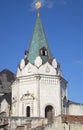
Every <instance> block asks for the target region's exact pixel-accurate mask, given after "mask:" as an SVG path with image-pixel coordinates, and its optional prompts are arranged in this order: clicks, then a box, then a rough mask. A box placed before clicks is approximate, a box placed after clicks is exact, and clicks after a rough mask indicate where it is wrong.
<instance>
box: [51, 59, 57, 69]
mask: <svg viewBox="0 0 83 130" xmlns="http://www.w3.org/2000/svg"><path fill="white" fill-rule="evenodd" d="M52 66H53V67H54V68H55V69H56V68H57V61H56V59H53V61H52Z"/></svg>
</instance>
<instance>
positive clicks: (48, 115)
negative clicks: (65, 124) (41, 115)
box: [45, 105, 54, 123]
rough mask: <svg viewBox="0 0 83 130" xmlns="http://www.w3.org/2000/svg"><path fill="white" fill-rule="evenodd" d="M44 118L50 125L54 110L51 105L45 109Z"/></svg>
mask: <svg viewBox="0 0 83 130" xmlns="http://www.w3.org/2000/svg"><path fill="white" fill-rule="evenodd" d="M45 118H47V119H48V122H50V123H52V122H53V120H54V109H53V107H52V106H51V105H48V106H46V108H45Z"/></svg>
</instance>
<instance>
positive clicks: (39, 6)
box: [35, 1, 42, 17]
mask: <svg viewBox="0 0 83 130" xmlns="http://www.w3.org/2000/svg"><path fill="white" fill-rule="evenodd" d="M41 5H42V3H41V1H37V2H36V3H35V8H36V9H37V10H38V14H37V15H38V17H39V16H40V8H41Z"/></svg>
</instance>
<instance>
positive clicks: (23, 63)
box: [20, 59, 25, 69]
mask: <svg viewBox="0 0 83 130" xmlns="http://www.w3.org/2000/svg"><path fill="white" fill-rule="evenodd" d="M24 66H25V61H24V59H22V60H21V63H20V69H23V68H24Z"/></svg>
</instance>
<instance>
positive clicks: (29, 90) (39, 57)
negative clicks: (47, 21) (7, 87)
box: [11, 14, 67, 117]
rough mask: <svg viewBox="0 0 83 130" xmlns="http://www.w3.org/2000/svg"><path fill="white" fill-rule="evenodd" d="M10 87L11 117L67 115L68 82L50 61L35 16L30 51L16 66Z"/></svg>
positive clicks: (44, 40) (58, 68) (43, 34)
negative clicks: (65, 102)
mask: <svg viewBox="0 0 83 130" xmlns="http://www.w3.org/2000/svg"><path fill="white" fill-rule="evenodd" d="M16 77H17V78H16V81H15V82H14V83H13V85H12V86H11V88H12V116H25V117H47V116H48V115H49V113H51V114H53V115H55V116H57V115H60V114H62V113H65V114H66V113H67V110H66V107H64V105H65V104H64V103H63V100H64V99H65V101H66V100H67V81H66V80H65V79H64V78H63V76H62V72H61V68H60V64H59V63H58V62H57V60H56V58H53V57H52V55H51V51H50V48H49V45H48V42H47V38H46V34H45V31H44V28H43V25H42V22H41V19H40V15H39V14H38V15H37V18H36V23H35V27H34V31H33V35H32V38H31V41H30V45H29V49H28V50H26V51H25V57H24V59H22V60H21V63H20V64H19V66H18V71H17V75H16Z"/></svg>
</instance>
